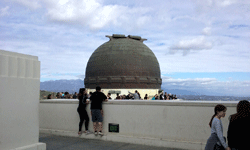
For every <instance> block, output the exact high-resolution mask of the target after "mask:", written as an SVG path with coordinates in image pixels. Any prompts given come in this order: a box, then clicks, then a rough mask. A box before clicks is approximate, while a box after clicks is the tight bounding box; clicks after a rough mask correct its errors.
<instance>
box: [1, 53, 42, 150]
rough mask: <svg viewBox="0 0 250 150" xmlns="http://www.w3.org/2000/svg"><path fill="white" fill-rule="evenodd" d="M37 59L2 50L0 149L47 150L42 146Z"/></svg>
mask: <svg viewBox="0 0 250 150" xmlns="http://www.w3.org/2000/svg"><path fill="white" fill-rule="evenodd" d="M39 90H40V62H39V61H38V57H36V56H30V55H24V54H19V53H14V52H8V51H3V50H0V149H1V150H10V149H18V150H26V149H29V150H35V149H39V150H45V149H46V145H45V144H44V143H39V140H38V139H39V118H38V112H39V111H38V105H39Z"/></svg>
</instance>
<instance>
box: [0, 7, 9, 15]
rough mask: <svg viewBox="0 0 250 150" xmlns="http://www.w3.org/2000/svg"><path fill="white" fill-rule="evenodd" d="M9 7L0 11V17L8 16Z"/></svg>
mask: <svg viewBox="0 0 250 150" xmlns="http://www.w3.org/2000/svg"><path fill="white" fill-rule="evenodd" d="M9 8H10V7H9V6H6V7H4V8H1V9H0V17H2V16H7V15H9V12H8V10H9Z"/></svg>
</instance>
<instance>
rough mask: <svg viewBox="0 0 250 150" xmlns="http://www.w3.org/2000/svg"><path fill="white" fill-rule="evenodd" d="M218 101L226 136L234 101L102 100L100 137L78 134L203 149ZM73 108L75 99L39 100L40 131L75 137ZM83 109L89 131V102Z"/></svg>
mask: <svg viewBox="0 0 250 150" xmlns="http://www.w3.org/2000/svg"><path fill="white" fill-rule="evenodd" d="M219 103H222V104H224V105H225V106H226V107H227V112H226V113H227V115H226V117H225V118H222V123H223V131H224V136H226V133H227V127H228V122H229V121H228V116H229V115H231V114H233V113H236V105H237V103H238V102H232V101H230V102H224V101H223V102H222V101H220V102H215V101H203V102H197V101H174V102H173V101H160V100H155V101H139V100H119V101H114V100H111V101H108V102H104V103H103V111H104V121H103V133H104V136H103V137H99V136H97V137H95V136H94V134H90V135H82V136H81V137H82V138H89V139H102V140H108V141H118V142H127V143H136V144H145V145H152V146H163V147H172V148H182V149H190V150H191V149H192V150H203V149H204V148H205V145H206V141H207V139H208V138H209V136H210V131H211V129H210V127H209V126H208V123H209V121H210V119H211V116H212V115H213V113H214V106H216V105H217V104H219ZM77 107H78V100H71V99H70V100H69V99H68V100H43V101H40V106H39V108H40V110H39V111H40V112H39V121H40V132H49V133H52V134H57V135H64V136H75V137H76V136H78V135H77V132H78V124H79V116H78V113H77ZM87 112H88V114H89V117H90V123H89V130H90V131H92V132H93V123H92V122H91V115H90V107H89V105H88V106H87ZM109 123H115V124H119V133H113V132H109V131H108V127H109ZM83 130H84V125H83Z"/></svg>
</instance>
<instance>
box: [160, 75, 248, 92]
mask: <svg viewBox="0 0 250 150" xmlns="http://www.w3.org/2000/svg"><path fill="white" fill-rule="evenodd" d="M162 87H164V88H166V89H185V90H190V91H194V92H198V93H201V94H204V95H206V94H208V93H209V94H213V93H214V94H220V95H230V96H250V94H249V91H250V81H233V80H228V81H218V80H217V79H215V78H196V79H173V78H163V80H162Z"/></svg>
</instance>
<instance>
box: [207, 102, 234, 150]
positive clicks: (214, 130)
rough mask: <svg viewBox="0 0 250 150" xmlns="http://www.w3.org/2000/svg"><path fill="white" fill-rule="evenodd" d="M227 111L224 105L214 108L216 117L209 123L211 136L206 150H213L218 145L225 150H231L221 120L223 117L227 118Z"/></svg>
mask: <svg viewBox="0 0 250 150" xmlns="http://www.w3.org/2000/svg"><path fill="white" fill-rule="evenodd" d="M226 111H227V108H226V107H225V106H224V105H221V104H218V105H216V106H215V107H214V115H213V116H212V118H211V120H210V122H209V126H210V128H211V135H210V137H209V138H208V140H207V144H206V147H205V150H213V149H214V147H215V146H216V145H217V144H218V145H219V146H220V147H223V148H224V149H225V150H231V149H230V147H228V145H227V144H226V141H225V139H224V137H223V126H222V122H221V120H220V119H221V117H225V115H226Z"/></svg>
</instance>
